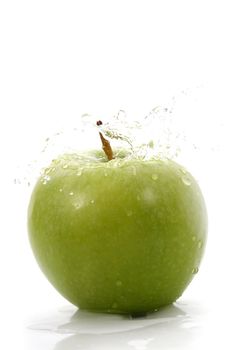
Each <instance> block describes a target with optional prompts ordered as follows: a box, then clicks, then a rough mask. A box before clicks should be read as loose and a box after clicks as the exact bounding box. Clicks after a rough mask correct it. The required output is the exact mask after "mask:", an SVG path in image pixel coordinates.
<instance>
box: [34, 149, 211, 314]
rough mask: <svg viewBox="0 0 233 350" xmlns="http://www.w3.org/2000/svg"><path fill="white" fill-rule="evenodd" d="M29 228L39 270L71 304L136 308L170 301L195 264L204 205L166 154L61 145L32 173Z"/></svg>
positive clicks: (120, 309)
mask: <svg viewBox="0 0 233 350" xmlns="http://www.w3.org/2000/svg"><path fill="white" fill-rule="evenodd" d="M28 228H29V237H30V242H31V246H32V249H33V251H34V254H35V257H36V259H37V261H38V263H39V265H40V267H41V269H42V271H43V272H44V273H45V275H46V276H47V278H48V280H49V281H50V282H51V283H52V284H53V286H54V287H55V288H56V289H57V290H58V291H59V292H60V293H61V294H62V295H63V296H64V297H65V298H67V299H68V300H69V301H70V302H71V303H73V304H75V305H77V306H78V307H79V308H81V309H88V310H92V311H98V312H110V313H131V314H138V313H139V314H140V313H144V312H148V311H152V310H154V309H158V308H159V307H161V306H164V305H167V304H170V303H172V302H174V301H175V300H176V299H177V298H179V297H180V296H181V294H182V293H183V291H184V289H185V288H186V287H187V286H188V284H189V283H190V281H191V280H192V278H193V277H194V275H195V274H196V273H197V271H198V269H199V265H200V261H201V258H202V255H203V251H204V247H205V243H206V234H207V213H206V207H205V203H204V200H203V196H202V193H201V191H200V188H199V186H198V184H197V182H196V181H195V179H194V178H193V177H192V176H191V174H190V173H188V172H187V171H186V170H185V169H184V168H183V167H182V166H180V165H179V164H177V163H175V162H174V161H172V160H159V159H151V160H142V159H133V158H130V157H128V156H124V155H123V156H121V155H120V154H119V155H116V158H115V159H112V160H111V161H107V160H106V159H105V157H104V156H103V154H102V153H101V152H93V153H92V154H87V155H77V154H66V155H64V156H61V157H59V158H58V159H56V160H54V161H52V164H51V165H50V166H49V167H48V168H47V169H45V171H44V172H43V174H42V176H41V177H40V179H39V180H38V182H37V184H36V186H35V189H34V191H33V193H32V196H31V200H30V205H29V210H28Z"/></svg>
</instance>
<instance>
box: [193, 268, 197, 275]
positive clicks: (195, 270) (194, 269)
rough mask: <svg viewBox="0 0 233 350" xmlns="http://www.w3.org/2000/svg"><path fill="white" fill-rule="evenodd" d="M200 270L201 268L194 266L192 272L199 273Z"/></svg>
mask: <svg viewBox="0 0 233 350" xmlns="http://www.w3.org/2000/svg"><path fill="white" fill-rule="evenodd" d="M198 271H199V268H198V267H194V268H193V269H192V274H193V275H195V274H196V273H198Z"/></svg>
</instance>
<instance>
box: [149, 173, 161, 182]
mask: <svg viewBox="0 0 233 350" xmlns="http://www.w3.org/2000/svg"><path fill="white" fill-rule="evenodd" d="M158 177H159V176H158V174H153V175H152V176H151V178H152V180H154V181H156V180H158Z"/></svg>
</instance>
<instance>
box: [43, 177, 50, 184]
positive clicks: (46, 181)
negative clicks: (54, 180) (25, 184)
mask: <svg viewBox="0 0 233 350" xmlns="http://www.w3.org/2000/svg"><path fill="white" fill-rule="evenodd" d="M48 181H50V176H48V175H45V176H43V178H42V184H43V185H46V184H47V183H48Z"/></svg>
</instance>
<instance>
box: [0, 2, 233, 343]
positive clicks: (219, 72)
mask: <svg viewBox="0 0 233 350" xmlns="http://www.w3.org/2000/svg"><path fill="white" fill-rule="evenodd" d="M232 32H233V22H232V10H231V1H224V0H221V1H203V0H202V1H197V0H196V1H187V0H186V1H179V0H177V1H166V0H163V1H155V0H153V1H150V0H143V1H138V0H132V1H130V0H124V1H122V0H118V1H113V0H108V1H107V0H106V1H104V0H95V1H91V0H85V1H78V0H76V1H69V0H68V1H60V0H56V1H51V0H46V1H44V0H41V1H31V0H30V1H25V0H23V1H11V0H6V1H4V0H2V1H1V2H0V121H1V127H0V142H1V147H0V157H1V158H0V159H1V182H0V184H1V192H0V193H1V196H0V204H1V232H0V239H1V242H0V243H1V245H0V247H1V253H0V259H1V262H0V268H1V288H0V293H1V299H0V302H1V309H0V310H1V313H0V322H1V337H0V347H1V348H2V349H14V348H17V349H24V350H37V349H43V350H74V349H131V350H134V349H136V350H144V349H186V350H188V349H197V348H198V349H206V348H207V346H210V347H211V348H212V349H219V348H221V347H222V348H228V349H229V348H231V347H232V346H233V340H232V335H231V332H232V331H231V328H232V327H231V323H232V311H233V308H232V294H233V288H232V266H233V259H232V244H233V239H232V235H233V224H232V196H233V186H232V183H233V180H232V179H233V177H232V175H233V174H232V146H233V142H232V126H231V125H232V123H231V120H232V117H233V107H232V88H233V84H232V81H233V68H232V62H233V53H232V52H233V51H232ZM174 96H175V101H176V112H175V113H174V121H173V127H174V125H175V128H178V129H179V130H181V133H184V134H185V136H186V141H185V143H184V144H183V147H184V148H185V149H182V150H181V158H180V159H181V161H183V163H184V165H186V166H187V167H188V168H189V169H190V170H191V171H192V172H193V173H194V175H195V176H196V177H197V179H198V180H199V182H200V185H201V187H202V190H203V193H204V195H205V198H206V202H207V207H208V212H209V240H208V246H207V250H206V254H205V258H204V261H203V264H202V266H201V269H200V272H199V273H198V275H197V276H196V277H195V279H194V281H193V282H192V284H191V285H190V286H189V288H188V289H187V291H185V293H184V295H183V296H182V298H181V299H180V300H179V301H178V302H177V304H175V306H174V307H169V308H167V309H165V310H163V311H161V312H160V313H158V314H155V315H150V317H148V318H146V319H138V320H129V319H121V318H119V317H106V316H101V315H100V316H98V315H88V314H85V313H83V312H78V313H76V314H75V316H74V317H73V318H72V319H71V317H72V315H73V314H74V313H75V312H76V309H75V308H74V307H73V306H72V305H70V304H69V303H68V302H67V301H66V300H64V299H63V298H62V297H61V296H60V295H59V294H58V293H57V292H56V291H55V290H54V289H53V288H52V287H51V286H50V284H49V283H48V282H47V280H46V278H45V277H44V276H43V275H42V273H41V272H40V270H39V268H38V267H37V265H36V262H35V260H34V258H33V255H32V253H31V250H30V247H29V244H28V240H27V228H26V212H27V203H28V198H29V194H30V192H31V190H32V186H29V187H28V186H27V182H33V181H34V178H33V177H32V174H33V172H34V173H35V172H36V171H37V170H38V168H39V166H40V164H41V165H42V163H43V161H42V160H43V159H44V158H43V157H44V156H42V153H43V152H42V150H43V147H44V145H45V139H46V138H47V137H51V135H55V134H56V133H57V132H60V131H61V130H64V129H66V128H67V127H70V128H71V129H72V128H74V127H75V125H76V124H75V123H76V122H77V123H78V122H79V120H80V116H81V115H82V114H83V113H92V114H94V115H95V116H98V117H100V116H101V117H103V118H104V119H105V120H108V116H112V115H114V114H116V113H117V111H118V110H119V109H124V110H125V111H126V112H127V115H128V118H136V119H137V118H138V119H140V118H142V117H144V116H146V115H147V113H149V112H150V111H151V109H152V108H154V107H155V106H157V105H161V104H162V105H163V104H164V105H166V104H169V103H170V101H174ZM177 101H178V102H177ZM59 140H60V142H63V141H61V140H63V139H59V138H58V141H56V144H55V149H56V147H58V148H59V145H58V144H59ZM77 142H79V143H80V142H81V141H80V140H79V141H77ZM193 144H194V145H195V147H193ZM186 146H187V148H186ZM48 148H49V147H48ZM46 152H47V155H48V156H49V150H46ZM46 152H45V153H46ZM189 152H190V153H189ZM40 162H41V163H40ZM28 164H29V165H30V166H29V165H28Z"/></svg>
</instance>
